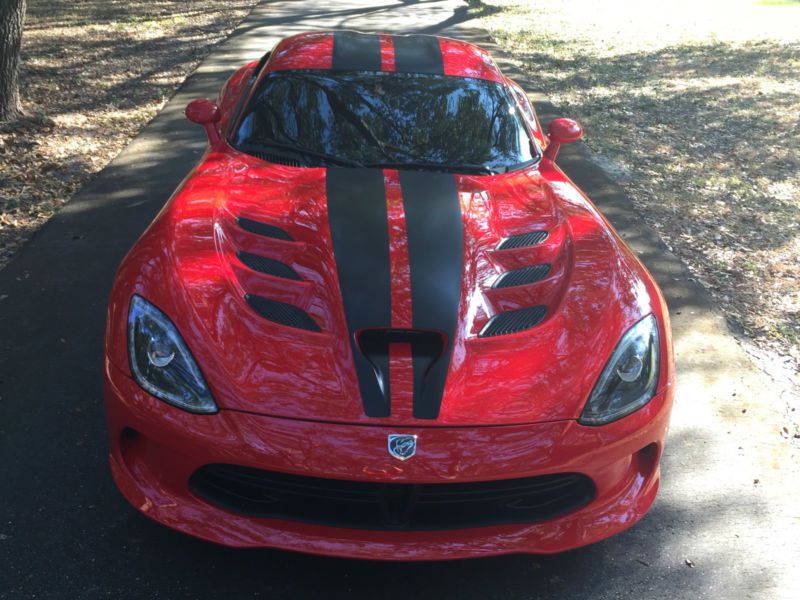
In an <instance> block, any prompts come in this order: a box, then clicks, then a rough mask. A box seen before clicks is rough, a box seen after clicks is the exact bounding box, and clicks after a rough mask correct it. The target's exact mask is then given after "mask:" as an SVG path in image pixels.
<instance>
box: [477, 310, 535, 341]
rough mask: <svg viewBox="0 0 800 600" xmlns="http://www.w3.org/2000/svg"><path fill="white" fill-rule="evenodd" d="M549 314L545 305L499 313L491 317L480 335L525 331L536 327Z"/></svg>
mask: <svg viewBox="0 0 800 600" xmlns="http://www.w3.org/2000/svg"><path fill="white" fill-rule="evenodd" d="M546 314H547V307H545V306H531V307H529V308H520V309H517V310H509V311H506V312H502V313H498V314H496V315H495V316H493V317H492V318H491V319H489V322H488V323H486V325H485V326H484V328H483V329H482V330H481V332H480V334H479V335H480V337H494V336H496V335H507V334H509V333H517V332H518V331H525V330H526V329H530V328H531V327H535V326H536V325H538V324H539V323H541V322H542V321H543V320H544V316H545V315H546Z"/></svg>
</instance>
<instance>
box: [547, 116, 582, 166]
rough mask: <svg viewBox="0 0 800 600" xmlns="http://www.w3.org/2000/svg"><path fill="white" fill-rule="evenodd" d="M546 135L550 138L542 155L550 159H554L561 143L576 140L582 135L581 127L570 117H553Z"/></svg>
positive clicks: (569, 142)
mask: <svg viewBox="0 0 800 600" xmlns="http://www.w3.org/2000/svg"><path fill="white" fill-rule="evenodd" d="M547 137H548V138H550V143H549V144H548V145H547V148H546V149H545V151H544V155H545V156H546V157H547V158H549V159H550V160H555V159H556V156H558V150H559V148H561V144H571V143H572V142H577V141H578V140H579V139H581V137H583V129H582V128H581V126H580V125H579V124H578V122H577V121H573V120H572V119H553V120H552V121H551V122H550V125H549V126H548V127H547Z"/></svg>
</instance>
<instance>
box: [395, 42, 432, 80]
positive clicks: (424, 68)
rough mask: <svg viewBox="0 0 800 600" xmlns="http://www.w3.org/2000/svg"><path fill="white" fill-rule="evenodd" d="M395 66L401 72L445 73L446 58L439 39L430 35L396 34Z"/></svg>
mask: <svg viewBox="0 0 800 600" xmlns="http://www.w3.org/2000/svg"><path fill="white" fill-rule="evenodd" d="M392 43H393V44H394V67H395V70H396V71H398V72H401V73H431V74H434V75H444V58H443V57H442V48H441V46H440V45H439V40H438V39H437V38H435V37H433V36H430V35H395V36H392Z"/></svg>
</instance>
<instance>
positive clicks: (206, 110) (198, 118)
mask: <svg viewBox="0 0 800 600" xmlns="http://www.w3.org/2000/svg"><path fill="white" fill-rule="evenodd" d="M186 118H187V119H189V120H190V121H191V122H192V123H197V124H199V125H202V126H203V127H204V128H205V130H206V135H208V143H209V144H211V145H212V146H215V145H216V144H218V143H219V141H220V135H219V130H218V129H217V123H219V121H220V119H221V118H222V114H221V113H220V112H219V108H218V107H217V104H216V102H214V101H213V100H208V99H206V98H199V99H197V100H193V101H192V102H190V103H189V105H188V106H187V107H186Z"/></svg>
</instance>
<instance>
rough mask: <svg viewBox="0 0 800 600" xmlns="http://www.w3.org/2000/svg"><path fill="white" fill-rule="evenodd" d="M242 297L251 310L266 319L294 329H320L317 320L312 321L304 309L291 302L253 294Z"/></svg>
mask: <svg viewBox="0 0 800 600" xmlns="http://www.w3.org/2000/svg"><path fill="white" fill-rule="evenodd" d="M244 298H245V300H247V303H248V304H249V305H250V306H252V307H253V310H255V311H256V312H257V313H258V314H260V315H261V316H262V317H264V318H265V319H267V320H268V321H272V322H273V323H278V324H280V325H286V326H287V327H294V328H295V329H305V330H306V331H321V329H320V327H319V325H317V322H316V321H314V319H312V318H311V317H310V316H309V315H308V313H307V312H306V311H304V310H303V309H302V308H298V307H297V306H294V305H293V304H286V303H285V302H278V301H277V300H270V299H269V298H264V297H263V296H256V295H255V294H247V295H246V296H245V297H244Z"/></svg>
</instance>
